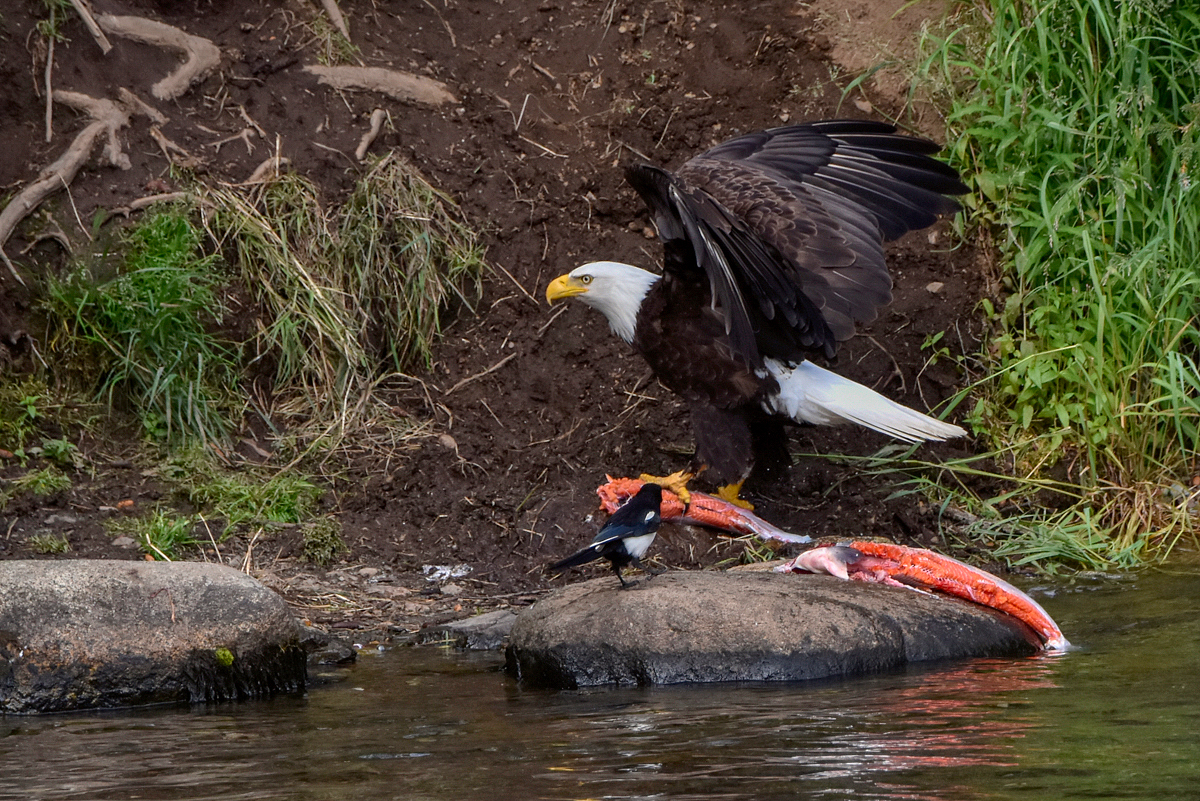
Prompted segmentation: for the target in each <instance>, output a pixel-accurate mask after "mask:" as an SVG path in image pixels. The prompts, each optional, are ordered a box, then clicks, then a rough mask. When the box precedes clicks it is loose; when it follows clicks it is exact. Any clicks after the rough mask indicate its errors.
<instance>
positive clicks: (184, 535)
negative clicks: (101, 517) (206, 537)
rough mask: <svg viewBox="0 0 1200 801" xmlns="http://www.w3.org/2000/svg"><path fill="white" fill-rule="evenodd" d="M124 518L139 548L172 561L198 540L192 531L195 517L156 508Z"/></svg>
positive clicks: (197, 543) (151, 554) (194, 527)
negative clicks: (148, 512) (140, 515)
mask: <svg viewBox="0 0 1200 801" xmlns="http://www.w3.org/2000/svg"><path fill="white" fill-rule="evenodd" d="M127 522H128V527H129V528H130V530H131V533H132V534H133V537H134V539H136V540H137V541H138V544H139V546H141V549H142V551H143V552H144V553H147V554H149V555H150V556H153V557H155V558H156V559H161V560H163V561H166V562H173V561H175V560H177V559H179V558H181V557H182V556H183V555H184V553H185V552H186V551H187V550H189V549H192V548H195V547H196V546H197V545H199V544H200V541H199V540H197V539H196V536H195V533H194V532H195V529H196V520H195V519H194V518H192V517H188V516H181V515H178V514H176V513H174V512H171V511H166V510H163V509H156V510H154V511H153V512H151V513H150V514H149V515H146V516H145V517H138V518H134V519H133V520H132V521H127ZM122 528H124V526H122Z"/></svg>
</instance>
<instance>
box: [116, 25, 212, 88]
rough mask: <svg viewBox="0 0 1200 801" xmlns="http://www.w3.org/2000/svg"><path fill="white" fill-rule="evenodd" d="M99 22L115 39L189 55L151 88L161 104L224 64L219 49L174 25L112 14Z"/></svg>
mask: <svg viewBox="0 0 1200 801" xmlns="http://www.w3.org/2000/svg"><path fill="white" fill-rule="evenodd" d="M96 21H97V22H98V23H100V27H101V28H103V29H104V30H105V31H107V32H108V33H111V34H112V35H113V36H123V37H125V38H126V39H133V40H135V41H138V42H145V43H146V44H152V45H157V46H158V47H166V48H170V49H172V50H182V51H183V52H185V53H186V54H187V60H186V61H185V62H184V63H183V64H182V65H181V66H180V67H179V68H178V69H177V70H175V71H174V72H172V73H171V74H170V75H168V76H167V77H165V78H163V79H162V80H161V81H159V82H158V83H156V84H154V86H152V87H151V88H150V91H151V92H152V93H153V94H154V96H155V97H156V98H158V99H159V100H174V99H175V98H177V97H179V96H180V95H182V94H183V93H184V92H186V91H187V90H188V88H189V87H190V86H191V85H192V84H193V83H195V82H196V81H199V80H200V79H201V78H203V77H204V76H205V75H207V74H208V73H209V72H210V71H212V70H214V69H216V67H217V66H218V65H219V64H220V63H221V49H220V48H219V47H217V46H216V45H215V44H213V43H212V42H210V41H209V40H207V39H204V38H202V37H200V36H192V35H191V34H189V33H185V32H184V31H181V30H180V29H179V28H176V27H173V26H171V25H165V24H163V23H161V22H155V21H154V20H150V19H146V18H145V17H116V16H113V15H111V14H101V15H100V16H99V17H97V18H96Z"/></svg>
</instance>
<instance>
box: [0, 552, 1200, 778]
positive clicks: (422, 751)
mask: <svg viewBox="0 0 1200 801" xmlns="http://www.w3.org/2000/svg"><path fill="white" fill-rule="evenodd" d="M1029 589H1031V592H1032V593H1033V594H1034V595H1035V597H1038V599H1039V600H1040V601H1041V602H1042V603H1043V605H1044V606H1045V607H1046V608H1047V610H1048V611H1049V612H1050V614H1051V615H1053V616H1054V617H1055V619H1056V620H1057V621H1058V623H1059V624H1060V625H1061V626H1062V628H1063V630H1064V632H1065V633H1066V634H1067V636H1068V637H1069V638H1070V639H1071V641H1072V642H1073V643H1075V644H1076V646H1077V648H1076V649H1075V650H1072V651H1070V652H1068V653H1065V654H1058V655H1046V656H1038V657H1032V658H1027V659H986V660H974V661H964V662H955V663H950V664H938V665H926V666H919V667H910V668H908V669H906V670H903V671H899V672H896V673H891V674H887V675H883V676H872V677H863V678H855V679H846V680H838V681H821V682H810V683H796V684H785V685H766V684H754V685H717V686H686V687H684V686H679V687H659V688H650V689H611V688H606V689H595V690H588V691H579V692H560V693H555V692H545V691H528V690H522V689H520V688H519V687H517V686H516V685H515V684H514V683H513V682H512V680H511V679H509V678H507V677H506V676H505V675H504V674H503V673H502V672H499V670H498V667H499V664H498V657H496V656H495V655H490V656H487V657H478V656H465V655H461V654H455V653H453V652H448V651H445V650H441V649H436V648H431V647H425V648H393V649H388V650H383V651H373V650H371V649H367V650H365V651H364V652H363V653H362V655H361V656H360V658H359V662H358V664H357V665H356V666H354V667H352V668H350V669H349V670H346V671H341V672H339V674H338V678H337V679H336V680H334V681H333V682H332V683H331V684H328V685H325V686H320V687H316V688H314V689H312V690H310V692H309V693H308V694H307V695H306V696H304V697H301V698H277V699H274V700H271V701H265V702H254V703H244V704H226V705H217V706H212V707H206V708H196V709H179V708H159V709H153V710H139V711H122V712H106V713H93V714H86V715H58V716H46V717H29V718H13V717H9V718H3V717H0V799H88V800H89V801H91V800H96V801H100V800H102V799H151V800H154V799H212V800H213V801H218V800H219V801H235V800H236V799H337V800H338V801H341V800H342V799H405V800H406V801H407V800H409V799H411V800H412V801H423V800H424V799H439V800H441V799H446V800H449V799H453V800H454V801H474V800H475V799H480V800H481V801H482V800H483V799H488V800H489V801H505V800H506V799H751V798H752V799H774V798H818V799H905V800H906V801H907V800H910V799H922V800H923V799H930V800H932V799H937V800H939V801H940V800H942V799H945V801H969V800H970V799H1074V798H1079V799H1174V798H1179V799H1195V798H1200V573H1197V572H1196V571H1192V570H1190V569H1188V570H1183V571H1180V572H1170V571H1153V572H1146V573H1143V574H1140V575H1138V576H1123V577H1122V576H1107V577H1106V576H1097V577H1079V578H1076V579H1074V580H1073V581H1072V582H1070V583H1069V584H1064V585H1062V586H1057V587H1050V586H1049V585H1046V586H1043V587H1041V588H1038V587H1034V588H1029Z"/></svg>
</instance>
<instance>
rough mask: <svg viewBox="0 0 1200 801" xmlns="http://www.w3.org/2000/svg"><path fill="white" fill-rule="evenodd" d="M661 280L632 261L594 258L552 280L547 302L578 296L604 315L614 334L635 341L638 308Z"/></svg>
mask: <svg viewBox="0 0 1200 801" xmlns="http://www.w3.org/2000/svg"><path fill="white" fill-rule="evenodd" d="M658 280H659V276H657V275H655V274H654V273H652V272H649V271H647V270H643V269H641V268H640V267H634V266H633V265H632V264H622V263H620V262H617V261H594V262H591V263H590V264H584V265H583V266H581V267H576V268H575V269H574V270H571V272H569V273H567V274H566V275H560V276H559V277H558V278H555V279H554V280H553V281H551V282H550V286H548V287H546V302H547V303H553V302H554V301H556V300H558V299H559V298H571V297H577V298H579V299H580V300H582V301H583V302H584V303H586V304H587V305H589V306H591V307H592V308H593V309H596V310H597V311H599V312H600V313H601V314H603V315H604V316H605V317H606V318H607V319H608V324H609V326H611V327H612V330H613V333H614V334H616V335H617V336H619V337H620V338H621V339H623V340H625V341H626V342H632V341H633V333H634V330H635V329H636V328H637V315H638V309H640V308H641V306H642V300H644V299H645V297H646V293H647V292H649V291H650V287H652V286H654V284H655V283H657V282H658Z"/></svg>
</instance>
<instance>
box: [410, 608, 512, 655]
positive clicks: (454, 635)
mask: <svg viewBox="0 0 1200 801" xmlns="http://www.w3.org/2000/svg"><path fill="white" fill-rule="evenodd" d="M516 620H517V614H516V612H513V611H512V610H510V609H497V610H495V611H494V612H485V613H483V614H482V615H475V616H474V617H467V618H463V619H462V620H452V621H450V622H449V623H443V624H441V625H440V626H430V627H429V628H427V629H423V630H422V631H421V633H420V634H418V635H417V642H419V643H423V644H428V643H435V644H438V645H451V646H453V647H455V648H459V649H462V650H465V651H498V650H500V649H501V648H503V647H504V641H505V640H506V639H507V638H508V634H509V632H510V631H512V627H513V624H514V623H515V622H516Z"/></svg>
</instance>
